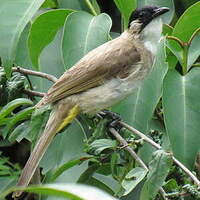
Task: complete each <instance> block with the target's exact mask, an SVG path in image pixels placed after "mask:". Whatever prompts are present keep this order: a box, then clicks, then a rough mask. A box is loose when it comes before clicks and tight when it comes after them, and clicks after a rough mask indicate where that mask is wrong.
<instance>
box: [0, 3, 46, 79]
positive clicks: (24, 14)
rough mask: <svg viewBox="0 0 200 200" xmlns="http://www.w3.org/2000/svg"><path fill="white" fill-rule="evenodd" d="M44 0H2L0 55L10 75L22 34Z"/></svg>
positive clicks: (0, 8)
mask: <svg viewBox="0 0 200 200" xmlns="http://www.w3.org/2000/svg"><path fill="white" fill-rule="evenodd" d="M43 2H44V0H26V1H24V0H18V1H13V0H1V6H0V13H1V18H0V56H1V59H2V65H3V66H4V67H5V70H6V73H7V76H8V77H9V76H10V74H11V67H12V64H13V61H14V59H15V56H16V49H17V43H18V41H19V38H20V35H21V33H22V31H23V29H24V28H25V26H26V24H27V23H28V22H29V21H30V20H31V18H32V17H33V15H34V14H35V12H36V11H37V10H38V9H39V8H40V6H41V5H42V3H43Z"/></svg>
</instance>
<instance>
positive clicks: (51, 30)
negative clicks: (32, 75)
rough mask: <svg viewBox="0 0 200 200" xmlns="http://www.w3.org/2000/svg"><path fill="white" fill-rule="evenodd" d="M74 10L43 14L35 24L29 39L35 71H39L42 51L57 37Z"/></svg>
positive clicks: (51, 11) (52, 11)
mask: <svg viewBox="0 0 200 200" xmlns="http://www.w3.org/2000/svg"><path fill="white" fill-rule="evenodd" d="M72 12H73V11H72V10H67V9H58V10H50V11H47V12H45V13H42V14H41V15H40V16H38V17H37V18H36V19H35V21H34V22H33V24H32V26H31V29H30V34H29V38H28V46H29V52H30V57H31V60H32V63H33V65H34V67H35V69H37V70H38V69H39V63H38V57H39V55H40V53H41V51H42V49H43V48H44V47H45V46H46V45H47V44H49V43H50V42H51V41H52V40H53V38H54V37H55V35H56V33H57V31H58V30H59V28H61V27H62V26H63V24H64V22H65V19H66V17H67V15H69V14H70V13H72Z"/></svg>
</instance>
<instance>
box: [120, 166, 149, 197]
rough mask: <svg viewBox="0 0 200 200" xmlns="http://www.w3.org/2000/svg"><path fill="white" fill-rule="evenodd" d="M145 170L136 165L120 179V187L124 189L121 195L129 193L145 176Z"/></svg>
mask: <svg viewBox="0 0 200 200" xmlns="http://www.w3.org/2000/svg"><path fill="white" fill-rule="evenodd" d="M147 172H148V171H147V170H145V169H144V168H141V167H136V168H134V169H132V170H131V171H129V172H128V174H127V175H126V176H125V178H124V180H123V181H122V187H123V188H124V189H125V192H124V194H123V195H127V194H129V193H130V192H131V191H132V190H133V189H134V188H135V187H136V186H137V185H138V184H139V183H140V182H141V181H142V180H143V179H144V178H145V176H146V174H147Z"/></svg>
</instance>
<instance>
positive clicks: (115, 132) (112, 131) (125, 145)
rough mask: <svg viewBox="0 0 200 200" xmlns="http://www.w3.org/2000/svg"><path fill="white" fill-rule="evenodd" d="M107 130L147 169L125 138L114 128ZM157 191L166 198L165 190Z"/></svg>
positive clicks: (166, 199)
mask: <svg viewBox="0 0 200 200" xmlns="http://www.w3.org/2000/svg"><path fill="white" fill-rule="evenodd" d="M109 131H110V133H112V135H113V136H114V137H115V138H116V140H117V141H119V142H120V144H121V145H122V146H123V147H124V149H125V150H127V151H128V152H129V153H130V155H131V156H132V157H133V158H134V159H135V160H136V161H137V162H138V164H139V165H140V166H141V167H142V168H144V169H145V170H147V171H149V169H148V167H147V166H146V165H145V163H144V162H143V161H142V160H141V158H140V157H139V156H138V155H137V154H136V153H135V151H134V150H133V149H132V148H131V147H130V146H129V145H128V143H127V142H126V140H125V139H124V138H123V137H122V136H121V135H120V134H119V133H118V132H117V131H116V130H115V129H114V128H110V129H109ZM159 191H160V194H161V196H162V197H163V199H164V200H168V198H167V197H166V192H165V191H164V189H163V188H162V187H161V188H160V189H159Z"/></svg>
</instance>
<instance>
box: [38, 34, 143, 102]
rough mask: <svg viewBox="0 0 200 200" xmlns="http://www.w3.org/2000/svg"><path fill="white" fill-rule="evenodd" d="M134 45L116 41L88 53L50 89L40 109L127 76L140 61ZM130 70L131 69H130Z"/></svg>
mask: <svg viewBox="0 0 200 200" xmlns="http://www.w3.org/2000/svg"><path fill="white" fill-rule="evenodd" d="M140 59H141V58H140V54H139V52H138V50H137V48H136V47H135V46H134V42H133V43H131V41H130V40H127V39H125V38H121V37H118V38H116V39H114V40H112V41H109V42H107V43H105V44H103V45H101V46H100V47H98V48H96V49H94V50H92V51H90V52H89V53H88V54H86V55H85V56H84V57H83V58H82V59H81V60H80V61H79V62H78V63H77V64H75V65H74V66H73V67H72V68H70V69H69V70H68V71H66V72H65V73H64V74H63V75H62V76H61V77H60V78H59V79H58V81H57V82H56V83H55V84H54V85H53V86H52V87H51V88H50V89H49V91H48V92H47V94H46V95H45V97H44V98H43V99H41V101H40V102H39V105H44V104H47V103H53V102H55V101H58V100H60V99H62V98H65V97H67V96H70V95H73V94H76V93H80V92H83V91H86V90H88V89H90V88H93V87H97V86H99V85H101V84H103V83H104V82H105V81H107V80H109V79H111V78H112V77H117V76H118V77H119V76H121V77H122V78H124V77H126V76H128V75H129V73H128V72H129V71H132V70H134V69H132V68H134V65H135V66H137V63H138V62H139V61H140ZM129 68H131V69H129Z"/></svg>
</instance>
